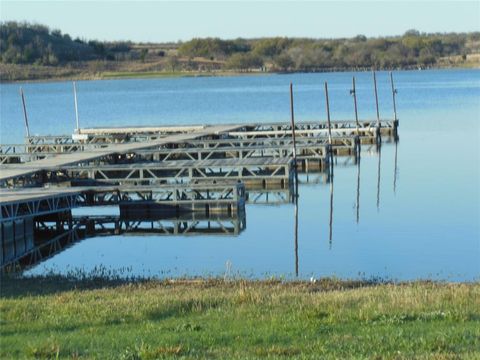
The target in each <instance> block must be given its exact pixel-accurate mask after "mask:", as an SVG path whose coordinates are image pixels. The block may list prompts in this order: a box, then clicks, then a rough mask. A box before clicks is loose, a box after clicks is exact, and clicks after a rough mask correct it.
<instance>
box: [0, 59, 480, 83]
mask: <svg viewBox="0 0 480 360" xmlns="http://www.w3.org/2000/svg"><path fill="white" fill-rule="evenodd" d="M159 68H161V65H160V64H159V63H158V62H155V61H152V62H146V63H139V62H123V63H122V62H119V63H108V62H107V63H105V62H98V61H92V62H84V63H78V64H76V65H72V64H70V65H68V66H42V65H18V64H2V63H0V82H7V83H8V82H23V81H61V80H108V79H146V78H177V77H209V76H237V75H259V74H262V75H268V74H276V72H275V71H260V70H258V69H253V70H249V71H239V70H209V71H194V70H176V71H166V70H158V69H159ZM478 68H480V55H470V56H469V57H468V58H467V60H465V61H464V60H462V59H461V57H450V58H444V59H440V60H439V62H438V63H437V64H436V65H435V66H431V67H429V69H478ZM408 69H410V70H411V69H414V70H416V69H417V68H405V69H404V70H408ZM366 70H369V69H368V68H332V69H325V71H366ZM380 70H381V69H380ZM398 70H401V69H398Z"/></svg>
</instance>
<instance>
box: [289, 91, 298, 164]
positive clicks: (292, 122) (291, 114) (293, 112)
mask: <svg viewBox="0 0 480 360" xmlns="http://www.w3.org/2000/svg"><path fill="white" fill-rule="evenodd" d="M290 121H291V125H292V139H293V161H294V162H295V165H296V164H297V143H296V139H295V111H294V108H293V84H292V83H290Z"/></svg>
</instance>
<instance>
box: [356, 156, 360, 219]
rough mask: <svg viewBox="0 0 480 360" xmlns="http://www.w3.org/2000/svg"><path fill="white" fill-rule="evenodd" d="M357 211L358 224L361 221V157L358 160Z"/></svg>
mask: <svg viewBox="0 0 480 360" xmlns="http://www.w3.org/2000/svg"><path fill="white" fill-rule="evenodd" d="M356 210H357V224H358V222H359V221H360V156H358V159H357V202H356Z"/></svg>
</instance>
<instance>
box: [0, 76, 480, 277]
mask: <svg viewBox="0 0 480 360" xmlns="http://www.w3.org/2000/svg"><path fill="white" fill-rule="evenodd" d="M352 75H353V74H352V73H325V74H292V75H269V76H240V77H218V78H213V77H212V78H207V77H205V78H180V79H148V80H112V81H81V82H79V83H78V84H77V87H78V101H79V113H80V123H81V126H82V127H90V126H121V125H152V124H197V123H201V124H203V123H207V124H214V123H239V122H262V121H265V122H268V121H289V93H288V84H289V83H290V81H292V82H293V83H294V90H295V109H296V119H297V121H302V120H304V121H306V120H324V119H325V105H324V94H323V82H324V81H328V82H329V90H330V103H331V113H332V118H333V119H352V118H353V101H352V98H351V96H350V95H349V89H350V86H351V77H352ZM355 75H356V78H357V95H358V102H359V105H358V107H359V115H360V118H362V119H365V118H370V119H372V118H374V117H375V104H374V96H373V86H372V77H371V74H370V73H357V74H355ZM394 75H395V81H396V86H397V88H398V97H397V100H398V102H397V109H398V116H399V118H400V128H399V136H400V141H399V143H398V145H397V148H396V147H395V145H394V144H384V145H383V146H382V148H381V157H380V158H379V156H378V154H377V153H376V152H373V151H370V152H369V151H366V150H365V151H363V152H362V159H361V166H360V177H359V180H360V182H359V185H360V186H359V190H360V191H359V194H360V196H359V202H358V204H357V185H358V170H359V169H358V167H357V166H356V165H350V166H337V167H336V168H335V177H334V182H333V202H332V204H331V201H330V200H331V190H332V188H331V186H330V185H329V184H305V185H301V186H300V189H299V195H300V197H299V203H298V217H297V221H298V238H297V246H296V245H295V220H296V219H295V213H296V212H295V206H294V205H293V204H283V205H277V206H274V205H247V207H246V229H245V230H244V231H242V232H241V233H240V234H239V235H238V236H213V235H212V236H206V235H204V236H175V237H174V236H154V235H152V236H135V235H130V236H110V237H99V238H91V239H87V240H84V241H82V242H79V243H77V244H75V245H74V246H72V247H70V248H68V249H66V250H65V251H63V252H62V253H60V254H58V255H56V256H55V257H53V258H51V259H49V260H48V261H46V262H44V263H41V264H39V265H38V266H36V267H35V268H33V269H31V270H29V271H28V272H27V274H42V273H47V272H53V273H67V272H69V271H76V270H79V269H80V270H81V271H84V272H87V273H88V272H90V271H93V270H94V269H98V268H103V269H108V270H111V271H113V272H117V273H122V274H127V275H129V276H160V277H165V276H166V277H178V276H189V277H192V276H202V275H204V276H223V275H224V274H225V273H226V272H227V273H229V274H240V275H241V276H245V277H253V278H264V277H266V276H276V277H282V276H284V277H287V278H293V277H295V273H296V267H297V266H298V275H299V277H301V278H310V277H311V276H314V277H321V276H337V277H340V278H371V277H381V278H387V279H398V280H411V279H419V278H421V279H444V280H451V281H471V280H478V279H479V278H480V230H479V223H480V211H479V206H480V205H479V204H480V191H479V188H480V174H479V168H480V165H479V164H480V148H479V140H480V71H478V70H438V71H402V72H397V73H395V74H394ZM377 77H378V83H379V101H380V114H381V116H382V117H385V118H392V117H393V110H392V99H391V92H390V84H389V79H388V73H386V72H379V73H378V76H377ZM22 86H23V88H24V91H25V93H26V99H27V107H28V111H29V115H30V126H31V132H32V133H33V134H37V133H38V134H48V133H50V134H68V133H71V132H72V130H73V128H74V125H75V120H74V118H75V117H74V112H73V96H72V85H71V83H70V82H50V83H31V84H23V85H22ZM18 88H19V85H18V84H2V85H1V86H0V91H1V106H0V130H1V135H0V141H1V142H2V143H12V142H22V137H23V131H24V127H23V117H22V110H21V103H20V97H19V95H18ZM364 148H366V147H364ZM395 152H396V154H397V156H396V158H397V162H396V165H397V166H396V172H395ZM379 160H380V161H379ZM341 161H342V159H339V162H341ZM331 205H332V208H333V212H332V215H333V217H332V223H331V224H332V226H331V239H330V209H331ZM357 205H359V206H358V210H359V211H358V215H359V218H358V222H357ZM96 211H98V212H102V211H108V209H97V210H96ZM79 212H80V211H79Z"/></svg>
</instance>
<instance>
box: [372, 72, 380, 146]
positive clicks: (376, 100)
mask: <svg viewBox="0 0 480 360" xmlns="http://www.w3.org/2000/svg"><path fill="white" fill-rule="evenodd" d="M373 87H374V89H375V105H376V109H377V141H381V137H380V111H379V110H378V92H377V75H376V74H375V70H374V71H373Z"/></svg>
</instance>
